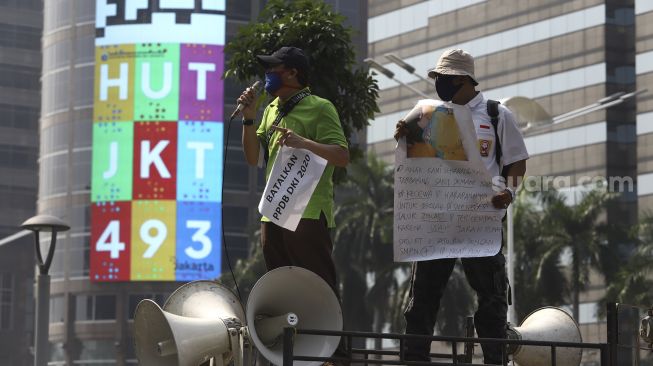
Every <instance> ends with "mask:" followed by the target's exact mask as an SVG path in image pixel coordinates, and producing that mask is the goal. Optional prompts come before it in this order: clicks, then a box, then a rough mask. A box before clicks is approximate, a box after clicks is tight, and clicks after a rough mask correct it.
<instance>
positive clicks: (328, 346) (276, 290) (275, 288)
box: [247, 267, 342, 366]
mask: <svg viewBox="0 0 653 366" xmlns="http://www.w3.org/2000/svg"><path fill="white" fill-rule="evenodd" d="M247 321H248V323H249V327H248V328H249V334H250V338H251V340H252V342H253V343H254V345H255V346H256V348H257V349H258V350H259V352H260V353H261V354H262V355H263V356H264V357H265V358H266V359H268V360H269V361H270V362H272V363H273V364H275V365H278V366H281V365H282V363H283V339H282V334H283V328H284V327H288V326H293V327H296V328H298V329H319V330H334V331H339V330H342V311H341V309H340V302H339V301H338V298H337V297H336V295H335V293H334V292H333V290H332V289H331V287H329V285H328V284H327V283H326V282H325V281H324V280H323V279H322V278H320V277H319V276H318V275H316V274H315V273H313V272H311V271H309V270H306V269H303V268H300V267H280V268H277V269H274V270H272V271H269V272H268V273H266V274H265V275H264V276H263V277H261V279H260V280H258V282H256V284H255V285H254V288H253V289H252V291H251V293H250V295H249V299H248V301H247ZM339 342H340V337H334V336H316V335H304V334H299V335H296V336H295V339H294V354H295V355H302V356H315V357H330V356H331V355H333V352H334V351H335V350H336V348H337V347H338V343H339ZM294 364H295V365H299V366H316V365H320V364H321V362H308V361H297V362H295V363H294Z"/></svg>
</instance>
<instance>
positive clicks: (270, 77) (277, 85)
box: [265, 72, 283, 94]
mask: <svg viewBox="0 0 653 366" xmlns="http://www.w3.org/2000/svg"><path fill="white" fill-rule="evenodd" d="M282 84H283V83H282V80H281V75H280V74H279V73H278V72H266V73H265V91H266V92H268V94H274V93H276V92H277V91H278V90H279V89H281V86H282Z"/></svg>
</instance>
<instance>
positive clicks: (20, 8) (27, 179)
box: [0, 0, 43, 365]
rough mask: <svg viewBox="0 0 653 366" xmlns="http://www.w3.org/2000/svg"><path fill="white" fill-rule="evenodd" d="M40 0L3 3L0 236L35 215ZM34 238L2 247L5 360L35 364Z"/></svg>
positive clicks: (0, 324)
mask: <svg viewBox="0 0 653 366" xmlns="http://www.w3.org/2000/svg"><path fill="white" fill-rule="evenodd" d="M42 24H43V2H42V1H41V0H12V1H3V2H2V3H1V4H0V176H2V182H1V183H0V238H5V237H7V236H9V235H12V234H14V233H16V232H17V231H18V230H19V229H18V226H19V225H20V224H21V222H22V221H24V220H25V219H27V218H29V217H31V216H33V215H34V212H35V209H36V194H37V188H38V186H37V184H38V180H37V170H36V167H37V156H38V122H39V110H40V101H41V96H40V88H41V86H40V84H39V75H40V71H41V42H40V40H41V29H42ZM34 263H35V261H34V243H33V238H32V237H23V238H21V239H18V240H16V241H14V242H11V243H9V244H7V245H4V246H2V247H0V339H2V341H1V342H0V360H2V361H1V362H0V363H3V364H7V365H30V364H31V363H32V362H33V361H32V354H31V352H30V347H31V345H32V344H33V342H34V320H33V317H34V299H33V291H34V290H33V282H34Z"/></svg>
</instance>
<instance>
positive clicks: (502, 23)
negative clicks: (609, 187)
mask: <svg viewBox="0 0 653 366" xmlns="http://www.w3.org/2000/svg"><path fill="white" fill-rule="evenodd" d="M649 3H650V2H649V1H646V0H638V1H637V7H635V4H634V1H632V0H630V1H628V0H626V1H617V0H570V1H547V0H533V1H518V0H514V1H499V0H464V1H455V2H454V1H439V0H426V1H419V0H388V1H380V0H369V1H368V4H369V16H370V18H369V20H368V53H369V57H371V58H374V59H375V60H376V61H378V62H380V63H382V64H384V66H386V67H387V68H388V69H390V70H391V71H392V72H394V73H395V77H396V78H397V79H399V80H401V81H404V82H407V83H409V85H410V86H412V87H415V88H417V89H418V90H420V91H422V92H424V93H427V94H429V95H432V96H433V98H436V93H435V88H434V86H433V84H427V83H426V82H425V81H423V80H420V79H418V78H417V77H415V76H414V75H411V74H409V73H407V72H406V71H404V70H403V69H401V68H400V67H398V66H397V65H395V64H392V63H391V62H390V61H388V60H387V59H386V58H385V57H384V55H385V54H386V53H395V54H397V55H398V56H399V57H400V58H402V59H403V60H405V61H407V62H408V63H409V64H411V65H413V66H414V67H416V69H417V72H419V73H421V74H422V75H424V76H425V74H426V71H427V69H429V68H431V67H433V66H434V65H435V63H436V61H437V59H438V57H439V55H440V54H441V53H442V51H443V50H445V49H448V48H463V49H465V50H467V51H469V52H470V53H471V54H472V55H474V56H475V58H476V76H477V80H478V82H479V83H480V85H479V88H480V89H481V90H482V91H484V92H485V93H486V95H487V96H489V97H490V98H493V99H502V98H506V97H512V96H523V97H528V98H532V99H534V100H535V101H537V102H538V103H539V104H540V105H542V106H543V107H544V109H545V110H546V111H547V112H549V114H550V115H551V116H557V115H561V114H563V113H565V112H568V111H571V110H574V109H577V108H580V107H583V106H586V105H589V104H592V103H594V102H596V101H598V100H599V99H601V98H604V97H606V96H609V95H611V94H614V93H617V92H626V93H628V92H632V91H634V90H636V89H637V88H639V89H642V88H648V89H649V90H653V84H651V81H652V80H653V79H651V76H650V75H653V73H650V72H651V71H653V68H652V67H651V65H653V56H650V55H649V53H651V52H650V50H651V49H653V42H651V41H650V40H648V39H647V37H649V38H650V37H651V35H653V27H651V26H650V25H648V24H649V23H650V20H652V19H653V18H651V19H649V18H646V17H647V16H650V17H653V12H650V11H652V10H653V7H652V6H651V4H649ZM635 9H637V38H636V36H635ZM636 40H637V42H636ZM635 44H637V55H636V49H635ZM651 54H652V55H653V53H651ZM636 71H637V78H636ZM647 77H648V79H647ZM377 79H378V80H379V86H380V89H381V92H380V99H379V106H380V109H381V113H380V114H379V115H377V117H376V120H375V121H373V122H372V126H371V127H370V128H369V129H368V139H367V142H368V146H369V149H370V150H372V151H375V152H376V153H377V154H379V155H381V156H382V157H384V159H385V160H387V161H392V160H393V159H394V157H393V155H392V154H393V152H392V151H393V149H394V140H393V139H392V133H393V131H394V127H395V124H396V122H397V121H398V120H399V119H400V118H401V117H403V116H404V115H405V114H406V113H407V112H408V110H410V108H412V106H414V104H415V102H416V100H417V99H419V97H417V96H416V94H415V93H414V92H413V91H411V90H410V89H408V88H405V87H401V86H400V85H399V84H398V83H396V82H394V81H392V80H390V79H388V78H386V77H385V76H383V75H379V76H378V77H377ZM650 95H651V94H650V93H649V94H648V96H644V97H640V99H639V103H635V101H634V100H632V99H631V100H629V101H627V102H625V103H622V104H620V105H618V106H616V107H612V108H610V109H607V110H601V111H596V112H592V113H589V114H587V115H584V116H582V117H578V118H575V119H572V120H569V121H567V122H561V123H555V124H553V125H551V126H548V127H542V128H539V129H536V130H533V131H531V132H527V133H526V134H525V137H526V144H527V147H528V150H529V152H530V154H531V159H530V160H529V162H528V170H527V175H530V176H563V177H567V179H568V181H569V186H568V187H564V189H563V190H564V191H567V192H569V193H570V196H573V193H574V192H578V191H580V190H582V189H580V188H579V187H578V185H579V183H580V182H579V180H580V178H581V177H584V176H588V177H592V178H593V177H599V176H600V177H626V179H632V182H633V183H634V187H632V191H631V192H626V193H625V194H624V195H623V196H622V197H621V198H619V200H618V202H617V203H616V204H614V205H612V206H610V207H609V209H608V215H607V218H608V220H609V221H612V222H620V223H627V224H628V223H634V222H636V220H637V213H638V199H637V183H636V182H637V176H638V174H640V185H639V187H640V191H639V193H640V199H639V204H640V209H645V208H648V207H651V206H650V205H651V204H653V200H652V199H651V198H650V197H653V196H646V195H649V194H651V193H653V190H651V189H650V187H649V188H646V186H644V185H643V182H644V181H645V179H653V178H651V177H653V174H650V177H649V176H648V175H642V174H644V173H643V172H649V173H650V172H653V165H651V163H650V161H648V160H650V156H651V154H653V152H652V151H653V150H651V148H650V147H647V144H646V141H649V140H646V139H647V138H649V139H651V138H653V137H647V136H653V134H650V135H647V134H648V133H650V132H653V127H651V126H653V117H651V116H653V113H648V114H647V112H651V111H653V103H651V100H653V99H651V97H650ZM647 105H648V107H647ZM637 113H639V119H638V122H639V124H637V125H636V114H637ZM646 121H648V122H649V123H648V124H646ZM636 126H637V129H636ZM646 126H648V127H646ZM638 135H639V137H638ZM636 142H638V143H636ZM649 142H650V141H649ZM649 150H650V151H649ZM647 151H649V152H648V153H646V152H647ZM636 157H638V159H637V158H636ZM638 164H639V165H638ZM649 185H650V184H649ZM625 188H626V190H628V189H629V188H631V187H630V186H629V185H628V184H625ZM645 192H648V193H645ZM644 194H646V195H644ZM601 288H602V285H601V283H600V280H598V281H594V282H593V285H592V286H591V287H590V289H589V290H588V291H587V292H585V293H584V294H583V296H582V298H581V302H582V303H583V304H582V305H581V315H580V318H581V319H580V321H581V323H583V324H584V325H583V335H584V336H585V337H586V339H587V340H588V341H593V340H604V338H602V339H600V338H597V337H600V335H601V334H602V332H597V331H595V330H596V329H595V328H596V327H601V326H600V325H597V324H596V316H595V314H594V303H595V302H596V301H597V300H598V299H599V298H600V297H601V296H602V294H603V291H602V289H601ZM602 337H604V335H602Z"/></svg>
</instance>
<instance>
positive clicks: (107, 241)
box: [95, 220, 125, 259]
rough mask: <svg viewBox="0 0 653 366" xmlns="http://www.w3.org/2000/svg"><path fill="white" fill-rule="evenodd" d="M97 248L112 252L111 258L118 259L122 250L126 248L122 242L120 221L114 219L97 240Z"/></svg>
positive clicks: (100, 250)
mask: <svg viewBox="0 0 653 366" xmlns="http://www.w3.org/2000/svg"><path fill="white" fill-rule="evenodd" d="M95 250H97V251H98V252H110V253H111V259H118V257H120V251H122V250H125V243H121V242H120V221H118V220H112V221H110V222H109V225H107V228H106V229H104V231H103V232H102V235H100V238H99V239H98V240H97V244H96V245H95Z"/></svg>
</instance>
